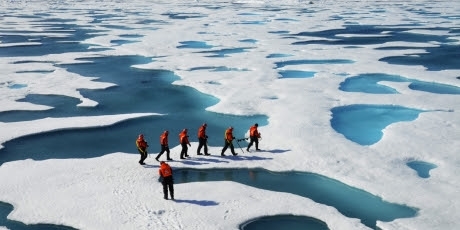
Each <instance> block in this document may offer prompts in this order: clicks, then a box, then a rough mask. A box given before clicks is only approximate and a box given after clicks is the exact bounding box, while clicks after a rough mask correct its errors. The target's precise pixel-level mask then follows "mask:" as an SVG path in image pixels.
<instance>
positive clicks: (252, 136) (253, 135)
mask: <svg viewBox="0 0 460 230" xmlns="http://www.w3.org/2000/svg"><path fill="white" fill-rule="evenodd" d="M257 127H259V124H257V123H255V124H254V125H253V126H251V127H250V128H249V144H248V147H247V148H246V151H248V152H249V148H251V146H252V144H253V143H255V145H256V151H259V150H260V149H259V138H260V133H259V131H258V130H257Z"/></svg>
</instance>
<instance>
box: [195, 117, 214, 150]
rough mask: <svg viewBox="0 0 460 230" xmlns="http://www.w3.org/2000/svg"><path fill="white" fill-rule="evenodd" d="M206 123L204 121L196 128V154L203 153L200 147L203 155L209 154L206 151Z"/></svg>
mask: <svg viewBox="0 0 460 230" xmlns="http://www.w3.org/2000/svg"><path fill="white" fill-rule="evenodd" d="M207 126H208V125H207V124H206V123H204V124H203V125H201V126H200V128H199V129H198V149H197V150H196V154H197V155H203V154H202V153H201V148H202V147H204V155H211V154H209V153H208V143H207V142H208V135H206V127H207Z"/></svg>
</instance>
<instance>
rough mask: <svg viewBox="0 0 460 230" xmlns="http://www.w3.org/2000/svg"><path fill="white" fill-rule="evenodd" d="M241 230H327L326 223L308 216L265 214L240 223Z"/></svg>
mask: <svg viewBox="0 0 460 230" xmlns="http://www.w3.org/2000/svg"><path fill="white" fill-rule="evenodd" d="M240 229H241V230H267V229H280V230H283V229H289V230H295V229H299V230H300V229H312V230H329V228H328V227H327V224H326V223H324V222H323V221H321V220H318V219H315V218H313V217H308V216H294V215H277V216H266V217H261V218H257V219H254V220H250V221H248V222H246V223H243V224H241V225H240Z"/></svg>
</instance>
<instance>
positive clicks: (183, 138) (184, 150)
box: [179, 129, 192, 159]
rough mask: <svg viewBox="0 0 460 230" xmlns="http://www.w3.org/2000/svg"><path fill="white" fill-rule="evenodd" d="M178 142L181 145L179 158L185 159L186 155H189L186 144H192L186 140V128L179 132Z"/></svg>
mask: <svg viewBox="0 0 460 230" xmlns="http://www.w3.org/2000/svg"><path fill="white" fill-rule="evenodd" d="M179 143H180V145H181V146H182V150H181V152H180V159H185V158H186V157H189V156H188V154H187V152H188V147H187V145H188V146H192V145H191V144H190V142H189V140H188V135H187V129H183V130H182V132H180V133H179Z"/></svg>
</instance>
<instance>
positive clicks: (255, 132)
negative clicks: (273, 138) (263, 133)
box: [249, 125, 260, 138]
mask: <svg viewBox="0 0 460 230" xmlns="http://www.w3.org/2000/svg"><path fill="white" fill-rule="evenodd" d="M249 136H251V137H257V138H260V133H259V131H258V130H257V126H255V125H253V126H251V128H249Z"/></svg>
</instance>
